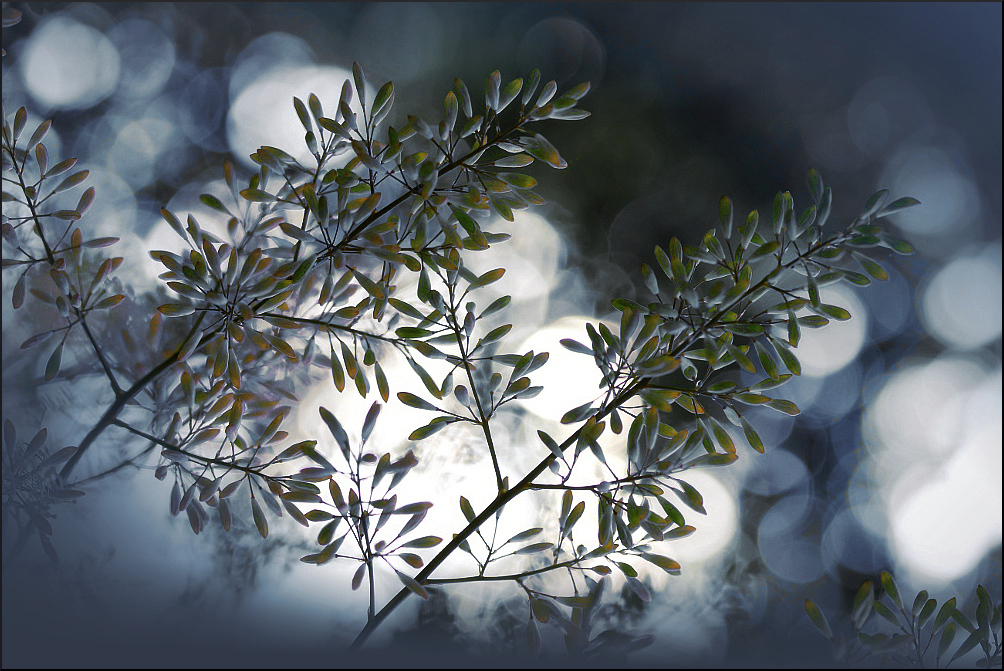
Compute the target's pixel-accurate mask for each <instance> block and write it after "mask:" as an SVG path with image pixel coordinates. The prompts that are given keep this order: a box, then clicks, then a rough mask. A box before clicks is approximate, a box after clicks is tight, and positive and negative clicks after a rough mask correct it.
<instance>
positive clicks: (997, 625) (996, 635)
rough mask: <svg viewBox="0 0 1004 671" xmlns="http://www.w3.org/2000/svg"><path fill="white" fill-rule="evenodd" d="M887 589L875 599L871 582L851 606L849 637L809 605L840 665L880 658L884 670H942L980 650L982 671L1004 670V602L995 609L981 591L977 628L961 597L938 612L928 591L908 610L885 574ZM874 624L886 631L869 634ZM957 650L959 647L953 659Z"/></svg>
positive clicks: (807, 609)
mask: <svg viewBox="0 0 1004 671" xmlns="http://www.w3.org/2000/svg"><path fill="white" fill-rule="evenodd" d="M881 585H882V593H881V595H880V596H879V597H876V596H875V588H874V586H873V585H872V581H871V580H866V581H865V582H864V583H863V584H862V585H861V588H860V589H859V590H858V593H857V594H856V595H855V597H854V603H853V604H852V606H851V613H850V617H849V621H850V625H851V628H852V630H853V632H854V633H853V634H852V635H851V636H849V637H838V636H836V635H835V634H834V632H833V629H832V628H831V627H830V624H829V622H828V621H827V619H826V616H825V615H824V614H823V612H822V611H821V610H820V609H819V606H817V605H816V603H815V602H813V601H812V600H811V599H806V601H805V612H806V614H807V615H808V616H809V619H810V620H811V621H812V623H813V624H814V625H815V626H816V628H817V629H818V630H819V632H820V633H821V634H822V635H823V636H825V637H826V638H827V639H829V640H830V641H832V642H833V644H834V651H833V654H834V658H835V659H837V660H839V661H841V662H842V663H844V664H845V665H848V666H852V665H853V666H858V665H861V664H862V663H867V662H868V661H869V660H870V659H872V658H874V657H878V658H880V659H881V660H882V662H883V664H884V665H889V664H895V665H896V666H899V667H903V668H906V667H911V668H918V669H919V668H924V667H925V666H927V665H928V664H930V662H931V661H932V659H931V658H932V657H933V661H934V668H941V666H942V664H944V665H945V666H948V665H949V664H951V663H952V662H954V661H956V660H957V659H959V658H961V657H963V656H964V655H966V654H967V653H969V652H970V651H971V650H974V649H975V648H976V647H977V646H979V647H980V649H981V650H982V651H983V658H982V659H978V660H976V666H977V667H979V668H981V669H992V668H997V669H999V668H1001V644H1002V641H1001V602H1000V601H998V602H997V603H996V605H995V604H994V602H993V600H992V598H991V597H990V592H988V591H987V589H986V588H985V587H983V586H982V585H979V586H978V587H977V588H976V602H977V606H976V624H975V625H974V624H973V622H972V621H971V620H970V619H969V618H968V617H966V615H965V613H963V612H962V610H960V609H959V608H957V607H956V600H955V597H952V598H951V599H949V600H948V601H946V602H945V603H943V604H942V605H941V608H938V601H937V599H933V598H931V596H930V594H928V592H927V591H926V590H923V591H921V592H919V593H918V594H917V596H916V597H915V598H914V600H913V603H912V604H911V605H910V606H909V607H907V602H905V601H904V600H903V597H902V595H901V594H900V590H899V587H898V585H897V584H896V580H895V578H893V576H892V574H890V573H887V572H885V571H883V572H882V575H881ZM872 613H878V615H879V616H880V619H875V618H872ZM935 613H937V614H935ZM873 620H874V622H875V624H878V625H879V626H880V628H881V629H885V631H881V630H880V631H876V632H875V633H872V634H868V633H865V631H864V628H865V627H866V625H868V624H869V623H870V622H872V621H873ZM959 629H962V632H959V631H958V630H959ZM939 634H940V635H939ZM956 634H959V635H958V636H956ZM963 636H964V638H963ZM955 645H958V647H957V648H956V649H955V652H954V653H952V652H951V651H952V648H953V647H954V646H955ZM949 653H951V656H949Z"/></svg>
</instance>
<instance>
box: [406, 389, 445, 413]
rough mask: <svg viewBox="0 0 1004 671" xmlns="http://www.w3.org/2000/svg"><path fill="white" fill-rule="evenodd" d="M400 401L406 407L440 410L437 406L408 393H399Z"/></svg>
mask: <svg viewBox="0 0 1004 671" xmlns="http://www.w3.org/2000/svg"><path fill="white" fill-rule="evenodd" d="M397 397H398V399H400V401H401V402H402V403H404V404H405V405H408V406H411V407H412V408H418V409H419V410H433V411H435V410H439V408H437V407H436V406H434V405H433V404H431V403H429V402H428V401H426V400H425V399H423V398H419V397H418V396H415V395H414V394H412V393H410V392H407V391H399V392H398V393H397Z"/></svg>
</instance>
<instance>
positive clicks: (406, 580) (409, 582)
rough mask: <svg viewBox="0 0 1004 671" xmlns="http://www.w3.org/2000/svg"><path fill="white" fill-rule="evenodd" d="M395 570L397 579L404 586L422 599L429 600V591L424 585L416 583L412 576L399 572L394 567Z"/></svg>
mask: <svg viewBox="0 0 1004 671" xmlns="http://www.w3.org/2000/svg"><path fill="white" fill-rule="evenodd" d="M395 572H396V573H397V577H398V579H399V580H400V581H401V582H402V583H403V584H404V586H405V587H407V588H408V589H410V590H411V591H412V592H414V593H415V594H417V595H418V596H420V597H422V598H423V599H424V600H426V601H428V600H429V591H428V590H426V589H425V588H424V587H422V586H421V585H420V584H418V582H417V581H416V580H415V579H414V578H412V577H411V576H408V575H405V574H404V573H401V572H400V571H398V570H397V569H395Z"/></svg>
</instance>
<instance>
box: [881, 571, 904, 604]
mask: <svg viewBox="0 0 1004 671" xmlns="http://www.w3.org/2000/svg"><path fill="white" fill-rule="evenodd" d="M882 589H884V590H885V592H886V594H888V595H889V597H890V598H891V599H892V600H893V603H895V604H896V607H897V608H899V609H900V610H903V599H902V598H901V597H900V595H899V587H898V586H897V585H896V579H895V578H893V577H892V574H891V573H889V572H888V571H882Z"/></svg>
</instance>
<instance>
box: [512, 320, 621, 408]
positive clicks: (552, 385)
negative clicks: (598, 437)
mask: <svg viewBox="0 0 1004 671" xmlns="http://www.w3.org/2000/svg"><path fill="white" fill-rule="evenodd" d="M588 321H590V320H588V319H586V318H585V317H562V318H561V319H559V320H557V321H555V322H552V323H551V324H548V325H547V326H545V327H544V328H542V329H540V330H539V331H537V332H536V333H534V334H533V335H532V336H530V337H529V338H527V339H526V340H525V341H523V343H522V344H521V345H520V346H519V347H518V348H517V351H518V352H528V351H530V350H533V351H534V352H536V353H540V352H548V353H549V354H550V357H549V358H548V360H547V363H546V364H544V366H543V367H542V368H539V369H538V370H537V371H535V372H534V373H533V374H532V375H531V376H530V380H531V382H532V383H533V385H534V386H537V385H542V386H543V387H544V390H543V391H542V392H540V394H539V395H537V396H536V397H535V398H531V399H527V400H525V401H521V404H522V405H523V407H525V408H526V409H527V410H529V411H530V412H532V413H533V414H535V415H537V416H538V417H541V418H543V419H551V420H553V419H557V418H559V417H561V416H562V415H563V414H565V413H566V412H568V411H569V410H571V409H572V408H576V407H578V406H580V405H582V404H584V403H588V402H590V401H592V400H593V399H595V398H597V397H598V396H599V395H600V392H601V389H600V386H599V385H600V382H601V381H602V379H603V376H602V375H601V374H600V370H599V368H597V367H596V364H595V362H594V361H593V358H592V357H591V356H587V355H585V354H578V353H576V352H572V351H569V350H567V349H565V347H564V346H563V345H562V344H561V342H560V341H561V340H562V339H564V338H571V339H573V340H578V341H579V342H580V343H583V344H586V345H587V346H588V343H589V337H588V336H587V335H586V323H587V322H588Z"/></svg>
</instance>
